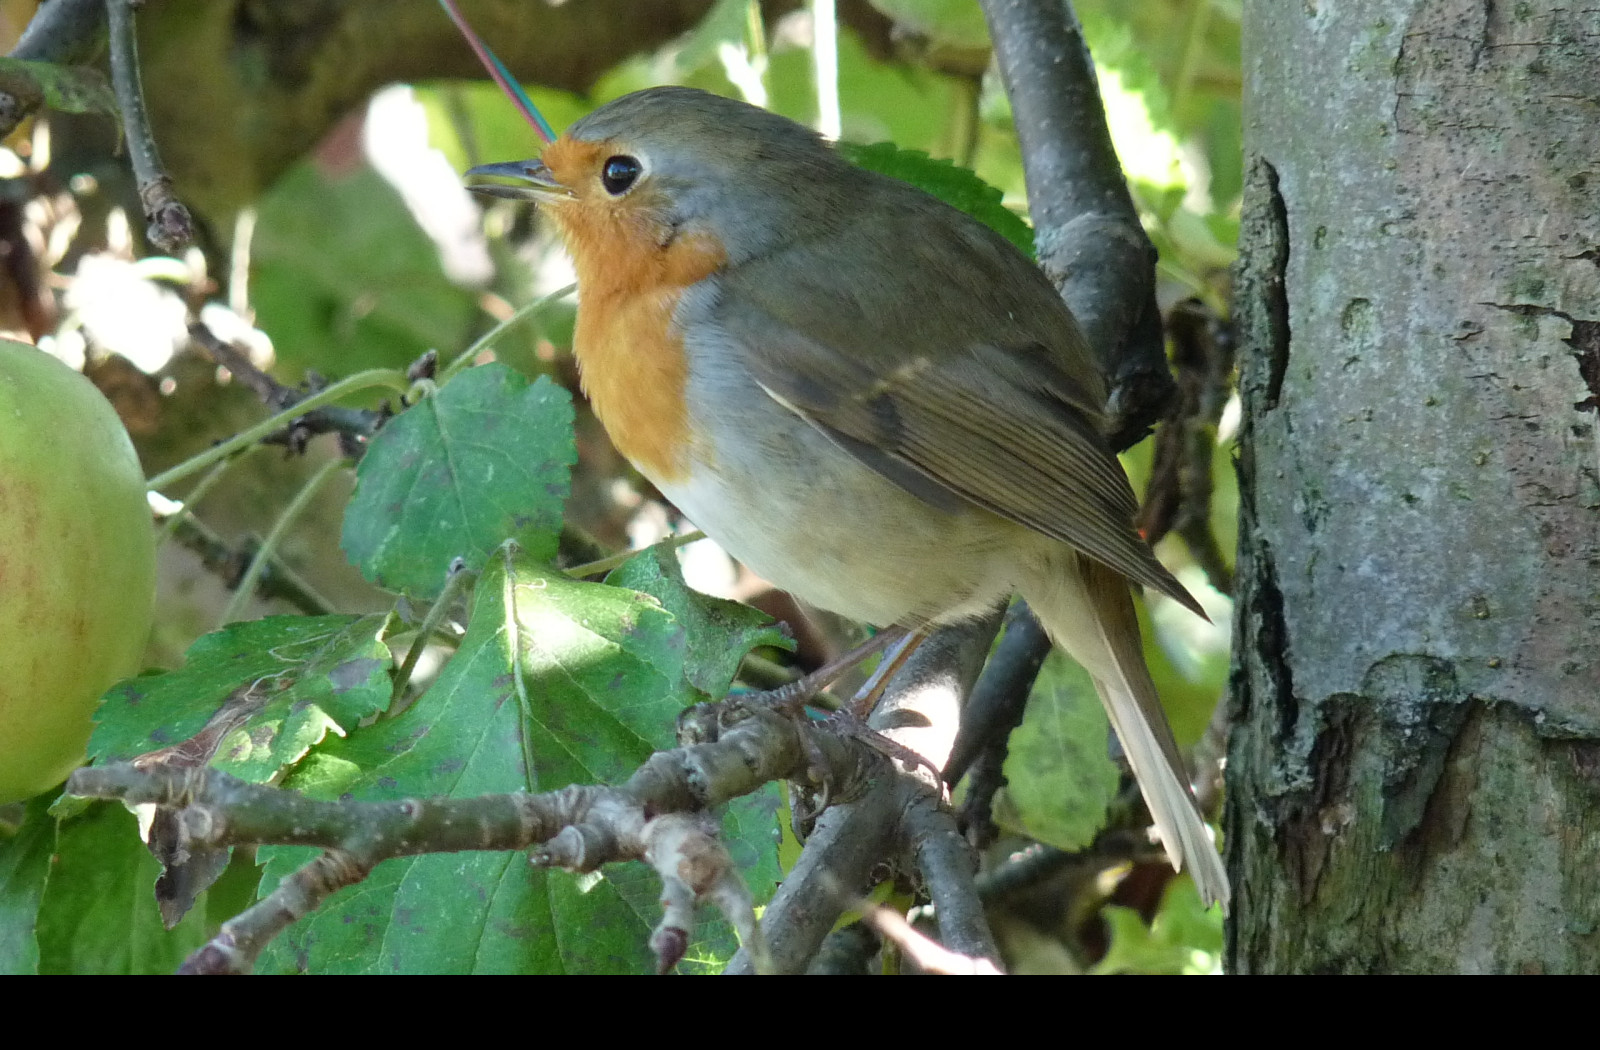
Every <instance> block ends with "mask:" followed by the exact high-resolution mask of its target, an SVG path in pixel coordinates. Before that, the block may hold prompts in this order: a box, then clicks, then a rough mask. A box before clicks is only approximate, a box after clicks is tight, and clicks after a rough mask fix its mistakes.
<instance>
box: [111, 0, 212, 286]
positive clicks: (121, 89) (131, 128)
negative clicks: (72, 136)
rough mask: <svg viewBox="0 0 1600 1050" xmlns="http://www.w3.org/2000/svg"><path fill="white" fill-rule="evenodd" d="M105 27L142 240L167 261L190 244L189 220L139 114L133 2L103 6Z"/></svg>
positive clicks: (191, 224)
mask: <svg viewBox="0 0 1600 1050" xmlns="http://www.w3.org/2000/svg"><path fill="white" fill-rule="evenodd" d="M105 3H106V23H107V26H108V28H109V30H110V36H111V87H112V90H114V91H115V92H116V94H117V105H118V106H119V107H120V108H121V109H122V131H123V135H124V136H125V137H126V138H127V140H128V155H129V159H130V160H131V161H132V163H133V175H134V178H135V179H136V180H137V181H138V184H139V202H140V203H141V204H142V205H143V206H144V217H145V220H146V221H147V222H148V223H149V226H148V227H146V229H145V236H146V237H147V238H148V239H149V241H150V243H151V244H153V245H155V246H156V247H157V248H160V249H161V250H162V251H164V252H166V253H167V254H169V255H172V254H176V253H177V252H179V251H180V250H182V249H184V248H187V247H188V246H189V244H190V242H192V241H193V240H194V219H193V218H191V217H190V215H189V209H188V208H186V207H184V206H183V204H182V203H181V202H180V201H179V200H178V199H177V198H176V197H175V196H173V193H172V176H170V175H168V174H167V170H166V168H165V167H164V166H163V165H162V163H161V155H160V153H159V152H157V150H156V140H155V134H154V133H153V132H152V131H151V130H150V118H149V115H148V114H147V113H146V112H145V108H144V88H143V87H142V86H141V85H140V83H139V46H138V40H137V38H136V35H135V32H134V17H133V9H134V7H135V6H137V4H138V0H105Z"/></svg>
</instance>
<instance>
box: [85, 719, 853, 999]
mask: <svg viewBox="0 0 1600 1050" xmlns="http://www.w3.org/2000/svg"><path fill="white" fill-rule="evenodd" d="M802 734H805V735H806V736H809V737H810V738H811V739H810V740H809V742H804V743H803V742H802V740H801V735H802ZM819 755H821V756H823V757H824V759H825V761H826V764H827V773H828V775H829V776H833V777H836V778H838V779H839V781H840V782H841V783H851V784H858V785H859V784H860V783H862V782H863V779H862V778H863V776H864V771H865V770H866V769H867V768H869V767H871V766H874V765H875V764H878V763H881V762H882V761H883V759H882V757H881V756H879V755H877V754H876V753H875V752H872V751H870V749H868V748H867V747H866V746H865V745H863V744H861V743H860V742H859V741H855V740H850V739H846V738H843V737H840V736H838V735H836V734H832V733H828V732H825V731H822V730H820V729H817V728H815V727H811V726H806V725H802V724H801V723H799V722H796V721H794V720H792V719H785V718H781V717H779V716H776V715H774V714H772V713H770V712H765V711H761V710H759V709H758V710H753V711H751V712H750V715H749V717H748V718H746V719H745V720H744V721H742V722H739V723H737V724H735V725H732V726H729V727H727V728H726V729H725V730H724V732H723V733H722V735H721V737H720V738H719V739H718V740H716V741H715V742H711V743H703V744H694V745H690V746H687V747H681V748H676V749H673V750H671V751H661V752H657V753H656V754H655V755H653V756H651V757H650V759H649V760H648V761H646V762H645V764H644V765H642V766H641V767H640V768H639V769H638V770H637V771H636V772H635V773H634V774H633V776H632V777H630V778H629V779H628V782H627V783H626V784H624V785H622V786H621V787H617V788H608V787H590V786H584V785H575V786H572V787H568V788H563V789H560V790H557V791H550V792H545V793H542V794H537V795H535V794H527V793H523V792H513V793H510V794H504V795H486V796H483V797H480V798H473V799H427V800H419V799H406V800H401V801H397V802H358V801H352V800H350V799H334V800H328V801H320V800H316V799H310V798H306V797H305V796H303V795H299V794H296V793H295V792H292V791H286V790H283V789H280V788H276V787H271V786H266V785H257V784H247V783H245V782H244V781H241V780H239V779H237V778H235V777H231V776H229V775H227V774H225V773H222V772H219V771H217V770H214V769H210V768H206V767H202V768H199V769H195V768H173V767H169V766H167V765H165V764H163V763H160V762H149V761H146V762H144V763H143V764H142V765H136V764H134V763H114V764H111V765H107V766H103V767H97V768H89V769H81V770H79V771H78V772H76V773H74V774H73V777H72V780H71V782H70V784H69V786H68V790H69V791H70V792H71V793H72V794H75V795H80V796H84V797H91V798H116V799H121V800H123V801H125V802H127V803H130V804H141V803H150V804H154V805H157V806H162V807H167V808H169V809H173V810H178V811H181V812H180V813H178V815H177V822H176V827H177V829H178V833H179V834H180V835H181V836H182V844H183V845H184V846H185V847H186V848H193V849H202V848H203V849H220V848H223V847H227V846H235V845H251V844H255V845H265V844H276V845H300V846H316V847H320V848H322V849H323V850H326V851H327V852H326V853H325V854H323V856H322V857H320V858H319V859H318V860H317V861H316V862H313V864H312V865H310V866H308V867H307V868H305V869H302V870H301V872H300V873H298V874H297V875H296V876H295V877H293V878H291V879H289V880H285V882H284V883H280V885H279V888H278V890H276V891H274V892H273V893H272V894H270V895H269V896H268V897H267V898H265V899H263V900H262V901H260V902H259V903H258V904H256V905H255V906H254V907H252V908H250V909H248V910H247V911H245V912H243V913H241V914H240V915H239V916H236V917H235V918H234V919H233V920H231V921H230V922H228V923H225V924H224V926H223V930H222V932H221V934H219V936H218V937H217V938H216V939H214V940H213V941H212V942H211V943H210V944H209V945H207V946H206V947H205V948H203V949H202V950H201V951H200V952H199V953H197V954H196V956H194V957H192V958H191V965H194V966H196V967H200V968H208V967H220V968H221V970H222V972H244V971H246V970H248V969H249V968H250V967H251V966H252V965H253V964H254V961H255V958H256V956H257V954H259V952H260V950H261V949H262V948H263V947H264V946H265V945H266V944H267V943H268V942H269V941H271V939H272V938H273V937H275V936H276V935H277V934H278V933H280V932H282V931H283V930H284V929H286V928H287V927H288V925H289V924H290V923H292V922H294V921H295V920H296V919H298V918H299V917H300V916H302V915H305V914H307V913H308V912H309V911H310V910H312V909H314V908H315V907H316V906H317V905H318V904H320V903H321V901H322V900H324V899H325V898H326V897H327V895H328V894H330V893H332V892H333V891H334V890H336V889H338V888H340V887H342V886H346V885H350V884H351V883H352V881H359V880H360V878H363V877H365V873H366V872H368V871H370V870H371V869H372V868H373V867H374V866H375V865H376V864H377V863H378V862H379V861H382V860H385V859H388V858H391V857H406V856H417V855H420V854H424V853H448V852H460V851H465V850H496V851H504V850H522V849H528V848H529V847H534V846H537V847H539V848H538V849H537V850H536V851H535V853H534V858H533V859H534V861H535V862H536V863H540V864H548V865H556V866H561V867H566V868H569V869H573V870H579V871H593V870H595V869H597V868H598V867H600V866H601V865H603V864H608V863H612V862H615V861H624V860H638V859H643V858H645V857H646V856H647V854H649V853H650V851H652V850H654V851H657V852H656V854H655V855H654V856H653V859H652V864H653V865H654V866H655V867H656V868H657V870H658V871H661V870H663V869H670V870H671V871H674V872H679V873H681V872H683V871H686V870H690V869H692V870H693V871H694V872H695V874H694V875H693V876H692V877H689V878H688V879H687V881H686V882H685V884H684V885H685V886H687V887H688V888H689V889H690V891H691V892H692V893H693V894H695V895H697V896H703V897H705V898H706V899H709V900H711V901H712V902H713V903H715V904H716V905H717V906H718V907H719V908H721V909H723V910H724V912H725V913H727V914H728V917H729V919H730V920H731V921H733V922H734V924H735V925H736V926H739V927H741V928H742V929H743V931H744V935H745V936H746V938H747V939H746V943H747V944H751V943H753V942H754V940H755V938H756V937H757V934H756V932H755V930H754V927H753V925H752V920H753V913H752V912H751V911H750V908H749V898H748V894H747V893H745V894H744V895H743V896H742V898H741V896H740V892H739V890H738V888H737V887H736V886H734V885H733V883H732V881H730V880H736V879H737V873H736V872H734V871H733V870H732V867H731V861H726V862H725V863H726V865H727V868H726V870H722V871H714V870H707V869H706V868H705V867H704V864H705V862H706V861H708V860H715V858H714V857H712V856H711V855H710V854H707V853H704V852H701V853H697V854H696V855H695V856H694V857H693V858H688V857H686V856H685V855H684V854H683V852H682V851H683V850H703V848H704V847H705V841H704V840H703V839H699V838H696V837H695V836H693V835H690V836H688V837H687V838H686V837H685V836H684V832H685V831H686V830H690V831H692V829H686V828H685V826H684V825H683V824H682V823H681V822H676V821H674V822H669V823H668V824H666V825H662V824H661V823H660V821H661V819H662V818H663V817H668V816H672V815H676V814H697V813H701V812H703V811H705V810H708V809H710V808H712V807H715V806H718V805H721V804H722V803H723V802H726V801H727V800H729V799H731V798H734V797H737V796H739V795H744V794H748V793H749V792H751V791H754V790H756V789H757V788H759V787H761V786H763V785H764V784H767V783H769V782H771V781H774V780H782V779H787V778H791V777H799V776H804V775H805V771H806V769H807V768H808V765H809V764H810V763H812V762H814V761H816V760H817V756H819ZM663 851H664V852H663ZM724 856H725V853H724ZM691 861H692V863H691ZM672 877H673V878H682V877H684V876H682V875H681V874H676V875H673V876H672ZM681 888H682V887H680V889H681ZM741 900H742V902H743V903H741ZM658 933H663V939H664V940H666V941H671V940H672V938H671V936H670V931H662V930H658ZM662 950H663V946H659V945H658V952H660V951H662ZM670 950H671V946H670V944H669V945H666V946H665V951H666V952H667V953H670ZM208 972H210V971H209V970H208Z"/></svg>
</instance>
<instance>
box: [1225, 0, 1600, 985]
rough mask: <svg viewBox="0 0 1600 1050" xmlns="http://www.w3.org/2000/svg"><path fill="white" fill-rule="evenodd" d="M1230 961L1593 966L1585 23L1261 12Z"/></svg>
mask: <svg viewBox="0 0 1600 1050" xmlns="http://www.w3.org/2000/svg"><path fill="white" fill-rule="evenodd" d="M1245 19H1246V26H1245V36H1244V46H1243V50H1244V54H1245V63H1246V64H1245V88H1244V90H1245V113H1246V120H1247V126H1246V129H1245V138H1246V151H1247V158H1246V160H1247V165H1248V166H1249V168H1250V172H1251V175H1250V180H1249V185H1248V186H1247V189H1246V200H1245V216H1244V229H1243V233H1242V236H1241V243H1240V249H1241V257H1242V259H1243V260H1244V261H1243V263H1242V265H1241V267H1240V271H1239V286H1238V292H1239V295H1238V313H1239V323H1240V337H1241V351H1242V352H1241V357H1240V359H1241V362H1242V363H1241V377H1240V382H1241V389H1242V393H1243V398H1244V419H1245V423H1244V430H1243V436H1242V438H1241V453H1240V464H1239V467H1240V482H1241V490H1242V500H1241V503H1242V507H1241V518H1242V520H1241V526H1240V554H1239V570H1240V573H1239V576H1240V589H1239V603H1238V613H1237V620H1236V625H1235V626H1236V635H1235V637H1236V650H1235V651H1236V656H1235V667H1234V676H1233V704H1234V712H1233V713H1234V716H1235V722H1236V725H1235V730H1234V735H1233V738H1232V743H1231V747H1230V757H1229V767H1228V812H1227V818H1226V829H1227V848H1228V851H1229V854H1230V857H1231V867H1232V870H1233V874H1234V879H1235V893H1236V910H1235V916H1234V919H1233V922H1232V924H1231V926H1230V932H1229V941H1228V965H1229V968H1230V969H1231V970H1234V971H1237V972H1261V971H1278V972H1281V971H1299V972H1307V971H1309V972H1371V971H1385V972H1393V971H1399V972H1420V971H1427V972H1484V971H1488V972H1519V971H1520V972H1527V971H1533V972H1542V971H1549V972H1585V971H1587V972H1595V971H1597V970H1600V509H1597V508H1600V472H1597V471H1600V463H1597V461H1600V429H1597V426H1596V423H1597V420H1596V411H1597V407H1600V8H1596V6H1595V5H1594V4H1592V3H1591V4H1570V3H1561V2H1560V0H1296V2H1293V3H1286V2H1284V0H1249V2H1247V3H1246V4H1245Z"/></svg>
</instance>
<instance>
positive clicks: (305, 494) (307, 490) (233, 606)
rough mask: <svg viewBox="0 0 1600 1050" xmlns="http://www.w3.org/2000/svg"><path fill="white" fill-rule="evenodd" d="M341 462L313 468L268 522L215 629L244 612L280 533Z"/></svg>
mask: <svg viewBox="0 0 1600 1050" xmlns="http://www.w3.org/2000/svg"><path fill="white" fill-rule="evenodd" d="M344 465H345V464H344V460H343V459H330V460H328V461H327V462H326V463H324V464H323V465H322V466H320V467H318V468H317V472H316V473H315V474H313V475H311V477H310V479H309V480H307V481H306V483H305V484H304V485H302V486H300V491H299V492H297V493H295V496H294V499H292V500H290V501H289V505H288V506H287V507H284V508H283V513H282V514H279V515H278V520H277V521H275V522H273V523H272V531H271V532H269V533H267V538H266V539H264V540H262V541H261V549H260V550H258V551H256V556H255V557H254V558H252V559H251V561H250V567H249V568H248V569H246V570H245V573H244V576H242V577H241V578H240V579H239V585H238V586H237V587H235V588H234V591H233V597H232V598H229V599H228V605H227V608H225V609H223V610H222V618H221V621H220V623H219V626H225V625H227V624H230V623H233V622H234V621H235V620H237V619H239V617H240V615H241V614H242V613H243V612H244V607H245V606H246V605H247V604H248V603H249V601H250V599H251V597H252V596H253V595H254V594H255V590H256V584H257V583H259V582H260V580H261V574H262V572H264V571H265V570H266V567H267V562H268V561H270V560H271V558H272V552H273V551H275V550H277V549H278V546H279V545H280V544H281V543H282V542H283V537H284V534H285V533H287V532H288V531H289V526H290V525H292V524H294V521H295V519H296V518H298V517H299V516H300V515H301V514H303V513H304V512H305V509H306V508H307V507H308V506H310V505H311V499H312V497H314V496H315V495H316V494H317V491H318V490H319V489H321V488H322V486H323V485H324V484H325V483H326V482H327V480H328V479H329V478H331V477H332V476H333V475H334V472H335V471H337V470H339V469H340V468H342V467H343V466H344Z"/></svg>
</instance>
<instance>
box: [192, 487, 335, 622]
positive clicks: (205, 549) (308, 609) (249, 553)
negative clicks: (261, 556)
mask: <svg viewBox="0 0 1600 1050" xmlns="http://www.w3.org/2000/svg"><path fill="white" fill-rule="evenodd" d="M167 527H168V528H169V529H170V530H171V536H172V538H173V540H175V541H176V542H177V543H179V544H181V545H182V546H183V547H185V548H187V549H188V550H191V551H194V552H195V553H196V554H198V555H199V556H200V562H201V564H202V565H204V566H205V567H206V568H207V569H209V570H211V571H212V572H214V573H216V574H218V575H219V576H221V577H222V581H223V583H225V584H227V586H228V587H229V588H231V589H234V590H237V589H238V588H239V586H240V583H241V580H242V579H243V575H244V571H245V568H246V566H248V565H249V564H250V562H251V561H252V560H253V559H254V557H255V551H256V548H255V546H254V544H244V545H241V546H234V545H232V544H229V543H228V542H227V541H225V540H224V539H223V538H222V537H221V536H219V535H217V534H216V533H215V532H213V531H211V529H209V528H208V527H206V525H205V524H204V523H203V522H201V521H200V519H199V518H197V517H195V516H194V515H192V514H190V513H188V512H187V509H185V510H183V511H179V512H178V513H177V514H174V515H173V516H172V520H171V521H170V522H169V523H168V526H167ZM256 596H257V597H259V598H261V599H263V600H267V601H270V600H274V599H276V600H278V601H282V602H287V603H288V604H290V605H292V606H294V607H295V608H296V609H298V610H300V611H301V612H302V613H305V614H306V615H307V616H326V615H327V614H329V613H331V612H333V611H334V608H333V603H332V602H330V601H328V599H326V598H324V597H323V596H322V595H320V594H318V593H317V591H316V589H315V588H314V587H312V586H311V584H310V583H308V582H306V580H305V579H303V578H302V577H301V576H300V574H299V573H297V572H295V571H294V570H293V569H291V568H290V567H289V566H288V565H287V564H285V563H284V561H283V560H282V558H280V557H278V556H277V555H276V554H273V553H270V552H269V554H268V561H267V564H266V566H265V567H264V568H263V570H262V572H261V574H260V576H259V578H258V579H257V580H256Z"/></svg>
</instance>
